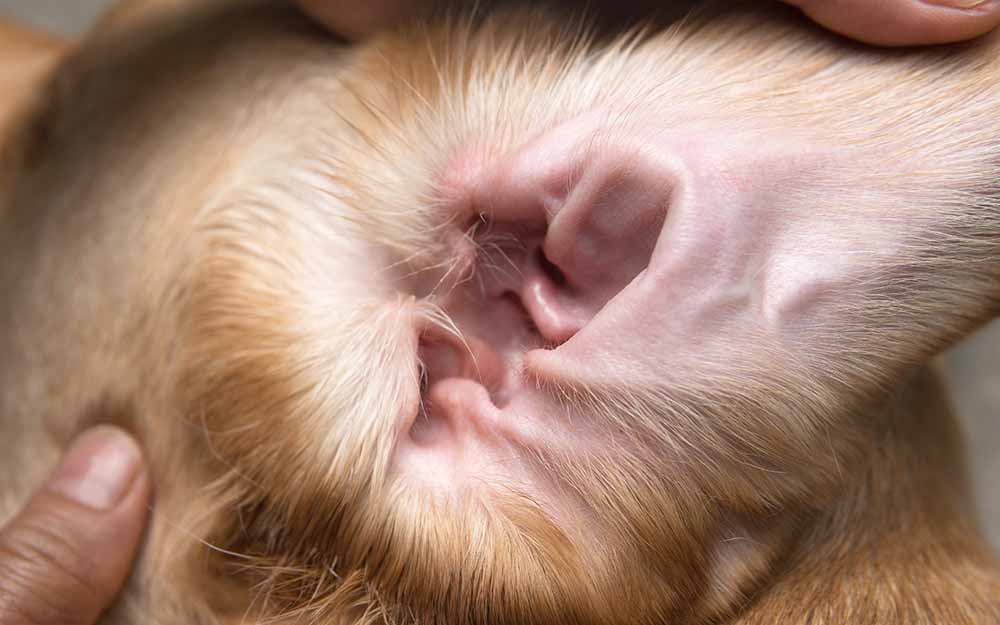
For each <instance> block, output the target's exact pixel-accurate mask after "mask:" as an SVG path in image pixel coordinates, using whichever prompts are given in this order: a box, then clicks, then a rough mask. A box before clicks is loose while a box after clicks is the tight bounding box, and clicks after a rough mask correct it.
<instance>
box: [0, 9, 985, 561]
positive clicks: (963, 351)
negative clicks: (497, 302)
mask: <svg viewBox="0 0 1000 625" xmlns="http://www.w3.org/2000/svg"><path fill="white" fill-rule="evenodd" d="M110 3H111V0H0V15H3V16H5V17H13V18H16V19H19V20H22V21H27V22H30V23H32V24H34V25H36V26H39V27H41V28H45V29H49V30H53V31H56V32H61V33H78V32H80V31H81V30H83V29H85V28H86V26H87V24H89V23H90V22H91V21H92V20H93V19H94V17H95V16H97V15H98V14H99V13H100V11H101V9H102V7H104V6H107V5H109V4H110ZM944 360H945V364H946V366H947V372H948V374H949V376H950V378H951V380H952V386H953V390H954V394H955V403H956V404H957V408H958V411H959V414H961V415H962V416H963V418H964V419H965V423H966V431H967V434H968V439H969V446H970V448H971V451H972V460H973V469H974V477H975V479H976V486H977V488H978V491H979V505H980V510H981V511H982V518H983V521H984V524H985V526H986V529H987V530H988V532H989V534H990V536H991V537H992V539H993V542H994V544H996V545H998V546H1000V484H998V482H1000V452H998V449H997V448H998V446H1000V322H998V323H994V324H993V325H992V326H990V327H988V328H987V329H986V330H984V331H983V332H981V333H980V334H979V335H978V336H975V337H973V338H972V339H970V340H968V341H966V342H965V343H964V344H962V345H960V346H959V347H957V348H956V349H954V350H952V352H951V353H949V354H947V355H946V356H945V359H944Z"/></svg>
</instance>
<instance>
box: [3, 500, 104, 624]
mask: <svg viewBox="0 0 1000 625" xmlns="http://www.w3.org/2000/svg"><path fill="white" fill-rule="evenodd" d="M59 521H60V520H59V519H57V518H52V517H50V516H47V517H45V518H34V519H31V520H28V521H25V522H23V523H20V524H17V525H16V526H15V527H12V528H9V530H8V531H7V533H5V534H4V535H3V537H2V538H0V623H4V624H7V623H18V624H20V623H25V624H36V623H38V624H41V623H75V622H78V621H79V620H80V619H81V612H86V611H87V610H86V607H87V606H93V605H99V603H100V598H101V596H102V593H101V591H100V588H99V587H98V585H97V584H96V583H95V582H94V578H93V576H92V573H93V572H94V570H95V569H94V568H93V566H92V564H93V563H92V562H91V561H90V559H89V558H88V557H86V556H85V554H84V551H83V550H82V549H81V547H80V546H78V545H77V544H76V543H75V542H74V541H73V540H72V538H71V537H70V536H68V535H67V534H66V533H65V532H63V531H60V529H59V528H60V527H63V526H64V525H65V524H64V523H60V522H59ZM81 608H83V609H81Z"/></svg>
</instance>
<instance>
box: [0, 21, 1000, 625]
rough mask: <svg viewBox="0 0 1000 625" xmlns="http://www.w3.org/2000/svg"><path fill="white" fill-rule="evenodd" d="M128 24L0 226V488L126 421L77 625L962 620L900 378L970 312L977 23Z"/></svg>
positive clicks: (987, 241)
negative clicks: (869, 40) (942, 40)
mask: <svg viewBox="0 0 1000 625" xmlns="http://www.w3.org/2000/svg"><path fill="white" fill-rule="evenodd" d="M145 19H147V20H148V21H144V19H143V18H142V17H139V18H136V17H135V16H134V15H133V16H131V17H129V18H128V19H127V20H124V18H123V21H121V22H117V23H115V22H110V23H109V24H108V25H107V26H106V28H105V30H104V31H102V32H100V33H98V34H96V35H95V36H94V38H93V40H92V41H91V42H89V43H88V44H86V45H84V46H83V47H82V48H81V49H80V50H79V51H78V52H76V53H75V55H74V56H72V57H70V58H69V59H68V60H66V61H65V63H64V65H63V67H62V68H61V69H60V70H59V72H58V74H57V75H56V77H55V79H54V82H53V83H52V84H51V85H50V86H49V87H48V89H47V90H45V91H42V92H40V93H41V95H40V96H39V99H40V102H41V103H42V104H43V106H40V107H39V108H38V109H36V110H35V111H34V113H32V114H31V116H28V117H25V118H22V119H20V120H18V121H17V124H19V125H17V126H15V127H16V128H17V129H18V131H17V132H14V133H13V134H12V135H11V138H10V139H9V142H8V143H9V146H8V155H7V161H6V162H7V163H8V166H7V167H6V168H5V170H4V171H7V172H11V173H10V174H8V175H9V181H10V182H8V183H7V189H6V192H5V200H4V213H3V218H4V222H3V225H2V227H0V237H3V238H2V239H0V249H3V250H7V251H5V252H4V254H5V256H6V258H5V262H4V263H3V268H2V269H0V280H2V287H3V289H4V292H5V293H8V294H9V297H8V299H7V301H6V302H5V304H4V306H3V307H2V308H0V314H2V317H0V323H2V324H3V325H4V326H5V327H9V328H11V329H12V331H11V332H10V333H9V334H8V335H7V336H4V337H3V339H2V340H3V341H4V342H3V343H2V344H0V347H2V348H3V353H5V354H8V356H7V357H6V360H5V361H4V362H3V365H4V367H3V372H4V377H3V378H2V380H0V384H2V390H3V392H4V394H3V396H2V397H3V403H2V405H0V409H2V413H0V414H3V415H5V416H4V418H5V420H4V421H0V427H2V428H3V431H4V434H5V435H7V436H8V439H9V440H11V441H14V443H12V445H11V447H12V449H14V450H15V452H14V455H13V456H12V457H11V458H10V459H9V460H8V461H6V462H5V464H4V465H3V466H4V470H5V471H7V472H8V473H7V474H6V475H5V476H4V477H5V481H4V484H9V485H10V487H9V491H8V492H9V493H10V500H11V502H12V505H13V504H14V503H16V502H17V500H18V498H19V497H20V496H23V493H25V492H26V490H27V488H29V487H30V485H31V484H32V483H33V482H34V481H36V480H37V477H38V476H39V475H41V474H42V472H43V470H44V469H45V468H46V467H47V466H48V465H47V462H49V461H50V460H51V458H52V457H53V456H54V454H55V451H56V450H57V449H58V448H59V446H60V445H61V444H64V441H65V440H67V439H68V437H69V436H70V435H71V434H72V433H73V432H75V431H76V430H77V429H78V428H80V427H82V426H84V425H87V424H89V423H92V422H94V421H113V422H116V423H119V424H121V425H125V426H126V427H128V428H129V429H131V430H133V431H135V432H136V433H137V434H138V435H139V436H140V437H142V438H143V439H144V440H145V441H146V443H147V447H148V448H150V451H151V459H150V462H151V466H152V470H153V473H154V477H156V478H157V502H158V503H157V512H158V514H157V515H154V519H153V529H152V532H151V534H150V538H149V542H148V544H147V546H146V553H145V555H146V558H145V560H144V562H143V563H142V565H141V566H140V569H139V570H140V574H139V575H138V576H137V577H136V579H135V580H134V582H133V586H132V588H131V590H130V594H129V595H128V597H129V600H127V601H125V602H124V603H123V604H122V606H121V607H120V608H119V611H118V612H117V613H116V614H113V615H112V617H111V618H113V619H119V620H120V621H121V622H129V621H130V620H131V619H134V618H138V617H137V616H136V615H139V614H144V613H149V612H152V613H154V614H157V615H159V616H161V618H162V619H166V620H171V618H174V619H182V618H183V619H186V620H189V621H196V622H197V621H199V620H200V621H204V622H234V623H235V622H240V621H241V619H243V618H244V617H245V616H246V615H248V614H249V615H251V616H252V617H253V618H259V619H261V620H264V619H268V618H275V619H279V620H280V619H282V618H284V619H287V620H288V622H299V621H301V620H307V621H308V619H315V620H316V621H318V622H329V623H355V622H357V623H362V622H392V623H396V622H399V623H405V622H410V621H411V620H413V621H416V622H419V623H548V622H553V623H577V624H578V623H662V622H670V623H687V622H691V623H699V622H708V621H712V620H714V621H715V622H720V621H721V622H745V623H773V622H807V620H808V619H810V618H812V619H819V621H820V622H824V621H823V619H826V620H827V621H829V622H864V621H860V620H859V619H860V617H859V616H858V614H863V615H864V618H867V619H872V620H871V621H870V622H872V623H886V622H899V623H916V622H940V621H941V620H942V618H944V617H942V615H948V617H947V620H948V621H949V622H969V623H979V622H982V623H987V622H992V621H991V619H993V620H995V619H994V617H995V616H996V614H997V609H998V606H997V604H996V597H1000V583H998V579H1000V577H998V574H997V565H996V562H995V560H994V559H993V558H992V556H991V555H990V554H988V552H987V551H986V549H985V548H984V543H983V541H982V539H981V538H980V537H979V535H978V533H977V531H976V529H975V526H974V522H973V521H972V519H971V514H970V512H969V508H970V504H969V501H968V495H967V492H966V485H965V476H964V468H963V462H962V454H961V445H960V439H959V437H958V434H957V432H956V431H955V425H954V422H953V419H952V418H951V416H950V414H949V412H948V409H947V405H946V402H945V401H944V399H943V395H942V391H941V389H940V388H939V386H938V385H937V384H936V382H935V380H934V377H933V375H932V373H931V372H930V371H929V370H928V369H927V368H926V364H927V362H928V361H929V359H931V358H932V357H933V356H934V355H935V354H936V353H937V352H938V351H940V350H941V349H943V348H945V347H946V346H948V345H949V344H951V343H952V342H954V341H956V340H958V339H959V338H960V337H962V336H964V335H965V334H967V333H969V332H971V331H972V330H973V329H975V328H976V327H977V326H978V325H980V324H981V323H983V322H985V321H986V320H988V319H990V318H992V317H993V316H995V315H996V313H997V310H998V303H1000V297H998V294H1000V287H998V284H1000V280H998V276H1000V268H998V263H997V261H996V258H998V255H997V252H998V251H1000V250H998V249H997V247H998V244H1000V236H998V233H1000V225H998V224H1000V214H998V210H997V201H996V193H997V189H996V182H995V179H996V176H995V165H994V158H995V157H994V154H995V153H996V150H997V137H998V136H1000V135H998V133H997V132H995V130H998V129H997V128H995V126H996V125H997V124H998V122H997V121H996V120H997V119H1000V115H997V113H998V112H1000V111H998V110H997V109H998V107H1000V101H998V100H997V99H996V97H995V94H994V85H995V84H996V80H995V77H996V75H997V70H996V67H998V64H997V63H996V58H995V57H996V55H997V51H998V48H997V45H996V42H995V40H994V39H988V40H984V41H981V42H979V43H977V44H974V45H969V46H965V47H956V48H952V49H940V50H931V51H924V52H899V53H888V52H877V51H871V50H866V49H863V48H860V47H857V46H855V45H853V44H848V43H845V42H843V41H840V40H837V39H835V38H833V37H832V36H829V35H827V34H825V33H821V32H819V31H818V30H817V29H815V28H813V27H811V26H810V25H808V24H807V23H806V22H805V21H804V20H801V19H800V18H798V17H796V16H795V14H794V13H793V12H791V11H778V10H767V11H761V10H736V9H732V8H730V9H728V10H727V11H724V12H722V13H721V14H719V15H716V14H714V13H711V12H709V13H707V14H705V15H702V16H701V17H696V18H693V19H691V20H689V21H687V22H683V23H681V24H680V25H678V26H677V27H675V28H674V29H669V30H657V29H656V28H652V29H651V30H650V33H649V34H648V35H643V36H641V37H632V38H630V37H628V36H625V37H624V38H620V37H615V36H609V37H604V36H596V37H595V38H594V40H592V41H590V40H587V39H586V38H584V37H582V36H581V35H579V33H577V31H576V30H575V28H573V27H569V26H566V24H567V23H568V22H567V21H566V19H565V18H564V17H561V16H559V15H558V14H547V13H544V12H537V11H512V12H502V11H498V12H495V13H490V14H489V15H486V16H479V17H475V18H470V19H468V20H463V19H459V20H451V21H447V20H435V19H431V20H430V21H429V22H428V23H427V24H423V23H421V24H419V25H415V26H412V27H411V28H409V29H404V30H401V31H399V32H395V33H390V34H387V35H385V36H382V37H380V38H376V39H374V40H373V41H371V42H369V43H366V44H364V45H360V46H358V47H356V48H347V47H344V46H342V45H340V44H337V43H336V42H333V41H330V40H329V39H328V38H327V37H325V36H323V35H322V34H320V33H318V32H317V31H316V30H315V29H313V28H312V27H311V26H309V25H307V24H306V22H305V21H304V20H302V19H301V18H300V17H299V16H296V15H294V14H293V13H292V12H291V11H290V10H289V9H287V8H281V7H274V6H271V5H269V4H268V3H251V4H242V5H239V6H237V5H235V4H234V5H232V6H230V5H228V4H227V3H221V4H220V5H219V6H218V7H209V8H205V9H200V10H199V11H194V10H186V9H180V10H178V12H177V13H169V12H168V13H165V14H162V15H154V16H152V17H147V18H145ZM205 59H210V62H206V61H205ZM70 103H72V106H71V105H70ZM29 414H31V415H43V419H42V420H41V421H40V422H38V421H32V420H30V419H29V418H28V416H27V415H29ZM55 415H60V417H56V416H55ZM65 415H69V416H65ZM139 415H142V416H139ZM21 467H27V468H28V470H27V471H20V472H18V468H21ZM5 509H6V508H5ZM206 543H208V544H210V545H211V546H213V547H216V550H214V551H213V550H208V549H206V548H205V544H206ZM925 600H926V601H925ZM130 610H134V611H130ZM854 610H858V612H857V613H855V612H854ZM955 615H957V616H955ZM365 619H371V620H367V621H366V620H365Z"/></svg>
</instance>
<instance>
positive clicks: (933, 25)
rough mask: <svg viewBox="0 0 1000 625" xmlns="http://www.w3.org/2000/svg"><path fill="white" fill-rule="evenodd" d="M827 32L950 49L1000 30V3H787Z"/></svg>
mask: <svg viewBox="0 0 1000 625" xmlns="http://www.w3.org/2000/svg"><path fill="white" fill-rule="evenodd" d="M786 2H788V3H789V4H793V5H795V6H798V7H799V8H801V9H802V11H803V12H804V13H805V14H806V15H808V16H809V17H811V18H812V19H814V20H816V21H817V22H818V23H820V24H822V25H823V26H826V27H827V28H829V29H831V30H834V31H836V32H839V33H841V34H843V35H846V36H848V37H852V38H854V39H858V40H859V41H864V42H866V43H873V44H877V45H886V46H903V45H917V44H934V43H950V42H955V41H964V40H966V39H972V38H973V37H978V36H979V35H982V34H984V33H987V32H989V31H991V30H993V29H994V28H996V27H997V25H998V24H1000V0H839V1H832V0H786Z"/></svg>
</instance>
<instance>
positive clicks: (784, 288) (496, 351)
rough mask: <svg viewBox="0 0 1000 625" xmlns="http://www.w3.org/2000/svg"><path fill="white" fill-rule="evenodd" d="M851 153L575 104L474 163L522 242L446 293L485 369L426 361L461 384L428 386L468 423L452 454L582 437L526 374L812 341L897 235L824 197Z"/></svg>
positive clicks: (698, 374)
mask: <svg viewBox="0 0 1000 625" xmlns="http://www.w3.org/2000/svg"><path fill="white" fill-rule="evenodd" d="M853 162H854V160H853V157H851V156H850V155H846V154H844V153H841V152H838V151H834V150H825V149H822V148H820V147H816V142H815V141H808V140H804V139H801V138H796V137H793V136H791V133H789V132H787V131H786V132H772V131H769V130H768V129H764V128H752V129H747V128H739V127H737V128H731V129H730V128H724V127H721V126H720V125H714V126H713V125H712V124H710V123H698V122H693V123H685V124H680V123H678V124H676V126H674V127H671V128H668V129H664V130H656V129H653V130H649V129H646V130H644V131H642V132H638V131H635V130H634V129H630V128H628V127H624V126H622V125H620V124H619V125H615V124H608V123H607V120H606V118H603V117H601V116H598V115H588V116H581V117H579V118H576V119H574V120H571V121H569V122H566V123H565V124H563V125H561V126H558V127H556V128H554V129H552V130H550V131H548V132H546V133H544V134H542V135H541V136H539V137H537V138H536V139H534V140H533V141H531V142H529V143H528V144H526V145H523V146H521V147H520V148H518V149H516V150H514V151H513V152H511V153H510V154H509V155H507V156H506V157H504V158H502V159H501V160H500V161H499V162H496V163H494V164H492V165H487V166H484V167H478V168H475V169H474V170H473V171H475V173H474V174H473V175H472V176H470V177H469V179H468V180H467V181H466V183H467V184H468V185H469V190H468V192H467V193H466V194H465V198H466V199H468V198H470V197H471V198H472V201H471V204H472V206H473V207H474V210H475V211H477V212H479V213H481V214H483V216H484V217H485V218H486V219H487V220H489V221H490V222H491V223H492V224H493V227H494V229H497V230H506V231H508V232H511V233H515V234H518V235H519V236H522V243H523V245H522V246H521V248H520V250H521V251H520V252H518V253H508V254H507V255H506V257H505V260H509V261H511V262H513V263H514V264H515V265H516V266H517V268H518V271H517V272H515V276H514V277H511V276H510V275H506V274H505V275H504V276H503V277H499V278H492V277H486V278H484V280H483V281H482V282H481V283H480V286H481V287H482V288H481V289H479V290H472V291H469V292H467V294H466V295H465V296H464V297H461V298H458V299H456V300H453V301H452V302H451V303H450V304H449V305H448V306H447V308H448V312H449V313H450V314H451V315H452V317H453V319H454V320H455V322H456V324H458V326H459V328H460V329H461V331H462V332H463V333H464V334H465V335H466V337H468V341H469V345H470V346H471V349H469V350H468V351H470V353H471V354H480V356H479V358H481V359H483V361H484V362H486V363H489V364H488V366H487V367H486V368H487V369H489V370H490V374H489V378H490V379H489V380H487V379H486V377H487V376H485V375H483V373H482V371H481V370H480V371H477V372H476V374H475V375H470V374H471V373H472V372H473V371H475V368H474V367H470V366H468V365H467V364H464V365H451V364H449V365H448V366H447V367H445V366H444V365H443V364H441V365H433V364H432V365H431V366H434V367H437V366H440V367H441V369H442V370H444V369H445V368H447V369H448V370H449V371H451V372H453V373H456V375H457V378H458V379H460V380H464V382H462V383H461V384H449V385H447V386H442V387H441V388H447V389H448V392H447V395H444V394H441V393H438V394H435V390H436V389H435V388H431V389H430V393H429V395H428V397H434V398H437V401H436V402H435V403H437V404H440V405H444V404H447V406H448V411H447V415H446V416H447V420H448V422H449V423H452V424H455V423H458V421H459V420H462V419H465V420H471V421H472V422H475V423H477V424H478V425H479V426H481V427H479V428H478V429H477V428H452V429H451V430H449V431H453V432H457V431H461V432H464V433H466V434H472V435H473V436H472V438H468V439H466V442H457V443H456V441H455V439H454V438H452V439H451V444H452V447H450V449H451V450H452V451H455V450H458V449H461V448H463V447H465V446H466V445H468V444H470V443H469V441H471V440H473V439H474V445H475V446H476V447H477V448H478V449H479V452H478V453H479V457H480V458H482V457H486V456H488V455H490V454H489V453H487V452H483V450H484V449H486V448H490V449H492V451H493V452H497V450H499V449H502V448H503V447H504V445H505V444H509V443H511V442H512V441H515V440H516V441H517V445H520V446H527V447H531V446H541V445H542V439H545V440H546V444H549V443H551V441H552V440H553V439H554V438H563V439H569V438H572V439H574V440H575V443H574V444H586V442H587V441H586V433H585V432H583V431H582V429H579V428H574V430H573V431H572V432H568V431H565V428H563V429H560V426H559V425H553V421H552V420H551V419H550V418H549V417H551V416H552V415H553V414H555V413H556V412H557V411H558V410H559V407H558V405H557V402H555V401H554V400H552V399H551V398H548V397H546V396H545V395H544V392H541V391H539V390H538V389H537V388H536V386H535V382H536V381H537V380H536V379H535V378H533V377H532V376H535V377H537V378H538V379H540V380H542V381H544V380H545V378H546V376H549V377H552V378H558V379H559V380H561V381H564V382H566V381H569V382H574V381H575V382H583V381H587V380H592V381H595V380H600V381H603V382H604V383H608V384H611V385H623V384H636V385H641V384H643V381H644V380H645V381H646V383H647V385H649V384H652V383H656V384H658V385H662V384H667V385H670V384H684V385H688V384H690V383H692V382H694V383H697V382H698V381H699V379H700V378H705V379H707V378H710V377H711V376H713V375H719V374H726V373H725V372H729V374H728V375H731V374H732V372H733V371H742V372H744V374H746V373H747V372H750V371H754V370H760V369H761V367H764V368H766V367H767V366H772V367H773V366H774V361H773V360H771V359H772V358H773V357H774V355H775V353H777V351H784V350H786V349H787V350H788V351H790V352H795V353H798V351H796V350H799V349H800V348H801V349H803V350H805V351H806V352H808V350H809V348H810V347H811V341H813V340H815V339H816V336H815V335H814V333H813V330H812V329H813V328H816V327H827V326H826V325H825V324H823V323H818V322H817V319H819V318H820V317H821V316H822V315H826V314H828V313H829V310H830V308H831V307H829V306H826V305H825V304H826V303H827V302H830V301H833V300H838V299H842V298H847V299H850V298H852V297H854V294H853V293H852V289H855V288H857V287H856V286H855V285H856V284H863V283H864V281H863V280H861V281H859V280H857V279H856V278H857V271H858V266H857V263H856V262H855V260H854V259H857V258H858V257H859V256H858V254H857V252H858V251H859V250H864V249H866V248H871V249H880V250H885V251H887V253H892V250H893V249H894V242H895V239H896V238H897V236H898V234H899V233H898V232H895V231H893V230H891V229H886V228H884V227H881V228H880V227H879V226H878V225H877V224H879V223H880V221H879V216H880V215H881V214H882V213H881V212H880V208H879V206H878V205H872V206H867V205H862V206H860V210H859V211H855V212H854V213H853V214H850V213H845V212H844V207H845V206H852V207H857V206H858V204H857V203H853V204H851V203H849V202H847V201H846V200H843V199H842V198H834V199H832V200H831V198H829V197H827V196H825V195H824V189H827V188H830V187H829V183H830V178H829V176H831V175H833V174H831V173H830V172H843V171H846V170H845V169H844V168H843V167H840V165H843V164H844V163H848V164H850V163H853ZM835 165H836V166H835ZM838 201H839V202H840V203H838ZM852 210H853V209H852ZM865 211H868V212H865ZM869 212H870V213H871V215H875V219H874V220H869V221H867V222H866V221H865V220H864V219H863V218H864V217H866V216H868V217H871V215H869ZM873 224H875V225H873ZM524 233H529V234H528V235H524ZM868 256H870V255H868ZM479 262H483V259H480V261H479ZM855 299H856V298H855ZM828 338H829V337H828ZM824 342H828V341H826V340H825V339H824ZM451 349H453V350H456V351H457V350H458V349H459V348H458V346H457V344H455V343H452V344H451ZM462 349H465V347H463V348H462ZM482 354H490V356H488V357H485V358H484V357H483V356H482ZM494 356H496V357H494ZM435 358H436V357H435ZM439 362H441V363H444V362H445V360H444V359H442V360H440V361H439ZM497 363H499V365H498V364H497ZM526 367H527V368H528V369H530V371H531V374H532V376H526V375H524V371H525V368H526ZM480 369H482V367H481V368H480ZM498 370H499V371H500V373H497V371H498ZM431 374H432V376H434V377H435V379H441V378H442V377H445V378H447V377H448V374H441V373H434V372H431ZM453 379H454V378H453ZM497 380H500V383H499V384H498V383H497ZM445 381H447V380H445ZM470 382H471V383H470ZM438 384H441V382H438ZM463 411H464V412H463ZM553 428H555V429H556V430H559V431H553ZM476 432H478V434H476ZM484 433H486V434H484ZM487 434H488V435H487ZM436 440H438V441H439V442H440V441H442V440H444V439H442V438H438V439H436ZM442 449H443V447H442ZM424 451H430V449H429V448H426V447H425V449H424ZM508 452H509V449H508V450H506V451H503V452H502V453H500V455H501V456H504V454H507V453H508ZM461 455H463V454H460V456H461ZM453 460H454V458H453ZM510 460H511V459H510V458H506V459H505V460H504V462H510ZM455 462H458V463H459V464H460V463H461V460H455ZM453 466H455V465H453Z"/></svg>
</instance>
